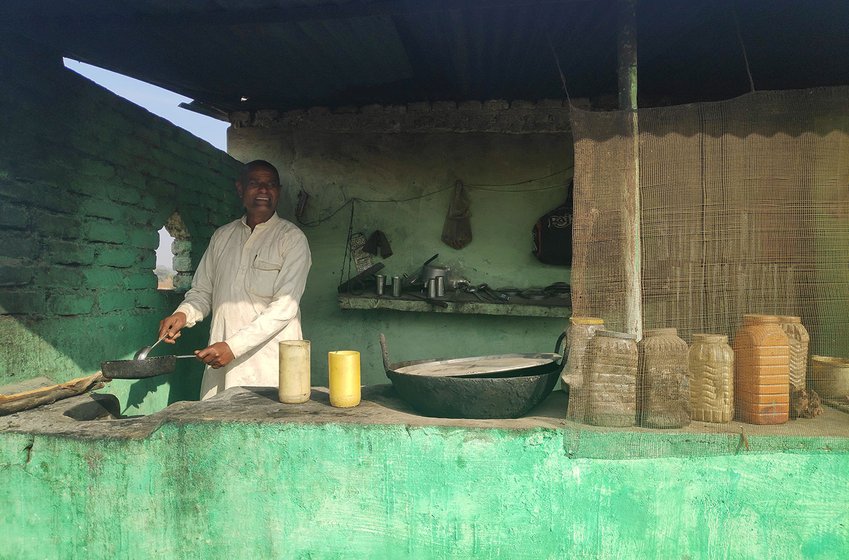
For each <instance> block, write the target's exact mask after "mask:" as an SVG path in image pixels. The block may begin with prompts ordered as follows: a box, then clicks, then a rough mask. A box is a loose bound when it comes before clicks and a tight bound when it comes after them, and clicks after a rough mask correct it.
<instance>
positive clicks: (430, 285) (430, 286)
mask: <svg viewBox="0 0 849 560" xmlns="http://www.w3.org/2000/svg"><path fill="white" fill-rule="evenodd" d="M427 297H429V298H431V299H433V298H435V297H436V278H431V279H430V280H428V281H427Z"/></svg>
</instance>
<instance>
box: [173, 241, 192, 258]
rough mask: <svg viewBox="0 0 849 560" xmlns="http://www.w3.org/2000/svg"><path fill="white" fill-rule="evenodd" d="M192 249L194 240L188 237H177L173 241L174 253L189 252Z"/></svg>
mask: <svg viewBox="0 0 849 560" xmlns="http://www.w3.org/2000/svg"><path fill="white" fill-rule="evenodd" d="M191 250H192V242H191V241H189V240H188V239H175V240H174V241H172V242H171V253H172V254H174V255H180V254H188V253H189V251H191Z"/></svg>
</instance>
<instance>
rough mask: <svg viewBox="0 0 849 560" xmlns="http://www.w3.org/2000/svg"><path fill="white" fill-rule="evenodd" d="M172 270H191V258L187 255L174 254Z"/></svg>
mask: <svg viewBox="0 0 849 560" xmlns="http://www.w3.org/2000/svg"><path fill="white" fill-rule="evenodd" d="M174 270H176V271H177V272H188V271H190V270H192V259H191V257H190V256H189V255H174Z"/></svg>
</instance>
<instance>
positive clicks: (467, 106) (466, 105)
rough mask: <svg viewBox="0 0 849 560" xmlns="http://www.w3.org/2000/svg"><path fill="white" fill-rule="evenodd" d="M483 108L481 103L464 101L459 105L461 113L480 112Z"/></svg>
mask: <svg viewBox="0 0 849 560" xmlns="http://www.w3.org/2000/svg"><path fill="white" fill-rule="evenodd" d="M481 107H482V106H481V102H480V101H463V102H461V103H460V104H458V105H457V109H459V110H460V111H480V110H481Z"/></svg>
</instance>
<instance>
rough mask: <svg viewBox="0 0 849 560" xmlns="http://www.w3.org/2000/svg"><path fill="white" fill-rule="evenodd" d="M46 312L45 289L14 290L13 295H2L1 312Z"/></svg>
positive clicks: (6, 313)
mask: <svg viewBox="0 0 849 560" xmlns="http://www.w3.org/2000/svg"><path fill="white" fill-rule="evenodd" d="M46 312H47V302H46V300H45V298H44V291H43V290H14V295H13V296H12V297H6V296H0V314H4V315H44V314H45V313H46Z"/></svg>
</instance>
